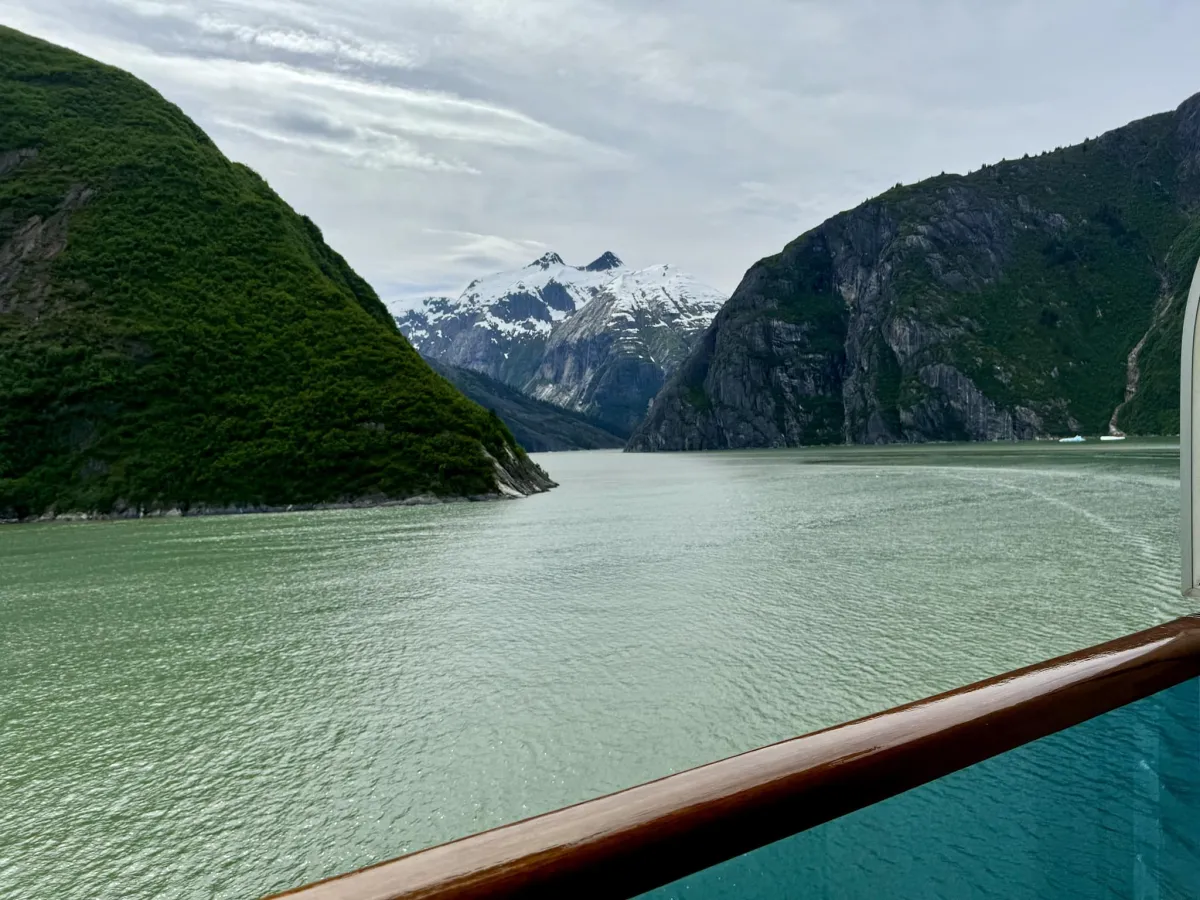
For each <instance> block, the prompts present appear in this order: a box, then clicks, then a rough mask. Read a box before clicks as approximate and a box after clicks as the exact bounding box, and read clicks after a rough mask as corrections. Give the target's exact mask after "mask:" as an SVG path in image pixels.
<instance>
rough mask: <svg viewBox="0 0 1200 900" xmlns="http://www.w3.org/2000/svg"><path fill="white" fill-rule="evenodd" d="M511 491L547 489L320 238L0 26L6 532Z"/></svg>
mask: <svg viewBox="0 0 1200 900" xmlns="http://www.w3.org/2000/svg"><path fill="white" fill-rule="evenodd" d="M497 461H498V462H499V464H500V465H499V466H498V465H497ZM501 482H506V483H507V485H508V490H507V491H506V492H511V491H512V487H513V485H518V486H520V488H519V489H521V490H534V489H538V488H539V487H544V486H545V485H546V484H547V483H548V482H547V480H546V479H545V476H544V473H541V472H540V470H538V469H537V468H536V467H535V466H533V465H532V464H531V463H530V462H529V461H528V459H527V458H526V457H525V455H524V453H523V451H521V450H520V449H519V448H518V447H517V446H516V445H515V443H514V441H513V438H512V436H511V434H510V433H509V432H508V430H507V428H505V427H504V425H503V424H502V423H501V422H500V420H499V419H498V418H497V417H495V416H494V415H489V414H488V413H487V412H485V411H484V410H482V409H481V408H480V407H478V406H476V405H475V404H473V403H471V402H469V401H468V400H466V399H465V398H464V397H462V395H461V394H459V393H458V392H457V391H456V390H455V389H454V388H453V387H452V386H451V385H450V384H448V383H447V382H446V381H445V380H444V379H442V378H441V377H439V376H438V375H436V374H435V373H434V372H433V371H432V370H431V369H430V368H429V367H428V366H427V365H426V364H425V363H424V362H423V361H422V360H421V359H420V357H419V356H418V355H417V353H416V352H415V351H414V350H413V349H412V348H411V347H410V346H409V344H408V343H407V342H406V341H405V339H404V338H403V337H402V336H401V335H400V334H399V333H398V332H397V330H396V328H395V326H394V323H393V322H392V320H391V318H390V316H389V315H388V313H387V311H386V309H385V308H384V306H383V305H382V303H381V302H380V301H379V298H378V297H376V295H375V293H374V292H373V291H372V290H371V288H370V287H369V286H368V285H367V284H366V282H364V281H363V280H362V279H361V278H359V277H358V276H357V275H355V273H354V272H353V271H351V269H350V268H349V266H347V264H346V263H345V261H344V260H343V259H342V258H341V257H340V256H339V255H338V254H337V253H335V252H334V251H333V250H331V249H330V248H329V247H328V246H327V245H326V244H325V243H324V241H323V240H322V238H321V233H320V231H319V230H318V229H317V227H316V226H315V225H314V224H313V223H312V222H311V221H309V220H308V219H306V218H304V217H302V216H299V215H297V214H296V213H295V212H293V211H292V210H291V209H290V208H289V207H288V206H287V205H286V204H285V203H284V202H283V201H282V200H280V199H279V197H277V196H276V195H275V194H274V193H273V192H272V191H271V189H270V188H269V187H268V186H267V184H266V183H265V182H264V181H263V180H262V179H261V178H259V177H258V176H257V175H255V174H254V173H253V172H252V171H250V170H249V169H247V168H246V167H244V166H241V165H238V164H235V163H231V162H230V161H229V160H227V159H226V158H225V157H224V156H223V155H222V154H221V152H220V151H219V150H218V149H217V147H216V146H215V145H214V144H213V143H212V141H211V140H209V138H208V137H207V136H206V135H205V134H204V133H203V132H202V131H201V130H200V129H199V128H198V127H197V126H196V125H195V124H194V123H192V122H191V121H190V120H189V119H188V118H187V117H186V116H184V115H183V113H182V112H180V111H179V110H178V109H177V108H176V107H175V106H173V105H171V104H170V103H168V102H166V101H165V100H164V99H163V98H162V97H161V96H159V95H158V94H157V93H156V92H155V91H154V90H153V89H152V88H150V87H149V86H147V85H146V84H144V83H142V82H140V81H138V80H137V79H136V78H134V77H133V76H131V75H129V74H127V73H125V72H122V71H120V70H118V69H115V68H112V67H109V66H105V65H101V64H99V63H97V62H94V61H92V60H89V59H87V58H85V57H82V56H80V55H78V54H76V53H73V52H70V51H67V50H64V49H62V48H59V47H55V46H53V45H50V44H47V43H45V42H42V41H39V40H36V39H34V38H31V37H28V36H26V35H23V34H20V33H19V32H16V31H12V30H9V29H4V28H0V517H3V516H8V517H12V516H17V517H24V516H28V515H33V514H38V513H42V512H44V511H49V510H56V511H59V512H62V511H67V510H92V511H98V512H111V511H120V510H125V509H134V510H137V509H151V508H171V507H182V508H184V509H196V508H200V507H227V506H273V505H283V504H305V503H323V502H337V501H344V500H350V499H361V498H384V497H387V498H402V497H408V496H412V495H415V494H421V493H433V494H438V495H486V494H496V493H497V492H499V491H501V490H502V487H501Z"/></svg>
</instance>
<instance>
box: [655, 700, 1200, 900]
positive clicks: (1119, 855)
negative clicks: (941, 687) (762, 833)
mask: <svg viewBox="0 0 1200 900" xmlns="http://www.w3.org/2000/svg"><path fill="white" fill-rule="evenodd" d="M643 897H645V898H648V900H650V898H652V900H674V898H679V900H718V898H720V900H725V898H756V900H759V898H761V900H767V898H772V900H775V898H800V900H809V898H812V900H859V898H863V900H877V898H892V900H908V898H911V900H968V898H969V900H990V898H996V900H1046V898H1056V900H1058V898H1079V900H1085V898H1086V900H1093V898H1095V900H1099V898H1104V900H1109V898H1112V900H1117V898H1120V900H1127V898H1133V900H1173V898H1180V900H1197V898H1200V681H1196V680H1193V681H1189V682H1186V683H1184V684H1181V685H1179V686H1177V687H1174V688H1171V689H1170V690H1167V691H1163V692H1162V693H1160V694H1156V695H1155V696H1153V697H1149V698H1147V699H1145V700H1142V701H1139V702H1138V703H1134V704H1131V705H1129V706H1126V707H1123V708H1121V709H1118V710H1115V711H1114V712H1111V713H1108V714H1106V715H1103V716H1100V717H1098V718H1096V719H1092V720H1091V721H1089V722H1085V723H1083V724H1082V725H1078V726H1076V727H1074V728H1071V729H1068V730H1066V731H1063V732H1060V733H1058V734H1055V735H1051V736H1050V737H1047V738H1043V739H1042V740H1040V741H1036V742H1034V743H1032V744H1027V745H1025V746H1024V747H1020V748H1018V749H1016V750H1013V751H1011V752H1009V753H1005V754H1003V755H1001V756H997V757H994V758H992V759H990V760H986V761H984V762H982V763H979V764H977V765H975V766H972V767H971V768H969V769H964V770H963V771H961V772H956V773H954V774H953V775H949V776H947V777H946V778H943V779H941V780H939V781H935V782H932V783H930V784H927V785H924V786H922V787H919V788H915V789H914V790H911V791H908V792H907V793H905V794H901V795H900V796H898V797H893V798H892V799H890V800H887V801H884V802H883V803H878V804H876V805H874V806H871V807H868V808H866V809H862V810H859V811H858V812H855V813H852V814H851V815H848V816H844V817H842V818H840V819H836V820H834V821H832V822H828V823H826V824H825V825H822V826H820V827H818V828H814V829H811V830H809V831H806V832H802V833H800V834H797V835H793V836H792V837H790V838H786V839H784V840H782V841H779V842H777V843H774V844H771V845H769V846H767V847H763V848H761V849H759V850H755V851H753V852H751V853H747V854H745V855H743V856H739V857H736V858H735V859H732V860H729V861H728V862H725V863H722V864H720V865H717V866H713V867H712V868H710V869H706V870H704V871H702V872H698V873H696V874H694V875H691V876H688V877H687V878H684V879H681V880H679V881H676V882H673V883H672V884H669V885H667V886H666V887H663V888H659V889H657V890H654V891H651V892H649V893H647V894H644V895H643Z"/></svg>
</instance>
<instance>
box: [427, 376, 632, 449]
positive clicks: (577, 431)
mask: <svg viewBox="0 0 1200 900" xmlns="http://www.w3.org/2000/svg"><path fill="white" fill-rule="evenodd" d="M429 364H430V365H431V366H433V368H434V370H435V371H437V372H438V373H439V374H440V375H442V376H443V377H444V378H445V379H446V380H447V381H449V382H450V383H451V384H453V385H454V386H455V387H456V388H458V389H459V390H460V391H462V392H463V393H464V394H466V395H467V396H468V397H470V398H471V399H472V400H474V401H475V402H476V403H478V404H479V405H480V406H482V407H483V408H484V409H490V410H494V411H495V413H496V415H498V416H499V417H500V420H501V421H502V422H504V424H505V425H507V426H508V428H509V430H510V431H511V432H512V433H513V436H514V437H515V438H516V439H517V442H518V443H520V445H521V446H522V447H524V448H525V449H526V450H528V451H530V452H531V453H539V452H545V451H553V450H602V449H612V448H616V447H623V446H625V441H626V440H627V439H628V437H629V434H628V433H626V434H623V435H620V436H618V435H616V434H614V433H613V432H611V431H609V430H608V428H606V427H605V426H604V425H602V424H601V423H600V422H597V421H596V420H594V419H591V418H589V417H588V416H585V415H583V414H582V413H577V412H572V411H571V410H569V409H563V408H562V407H561V406H555V405H554V404H553V403H547V402H546V401H544V400H536V399H534V398H533V397H530V396H528V395H527V394H523V393H521V392H520V391H518V390H517V389H516V388H512V387H509V386H508V385H506V384H504V383H503V382H500V381H497V380H496V379H494V378H489V377H488V376H487V375H484V374H483V373H482V372H475V371H473V370H471V369H464V368H462V367H460V366H450V365H446V364H445V363H442V362H438V361H437V360H431V361H430V363H429Z"/></svg>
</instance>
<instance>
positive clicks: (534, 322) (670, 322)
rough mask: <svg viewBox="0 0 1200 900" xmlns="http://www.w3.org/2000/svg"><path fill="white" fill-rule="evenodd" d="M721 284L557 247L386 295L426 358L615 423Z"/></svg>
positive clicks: (625, 421)
mask: <svg viewBox="0 0 1200 900" xmlns="http://www.w3.org/2000/svg"><path fill="white" fill-rule="evenodd" d="M724 302H725V296H724V295H723V294H722V293H720V292H719V291H717V290H715V289H714V288H711V287H708V286H706V285H704V284H701V283H700V282H699V281H697V280H696V279H695V278H693V277H691V276H690V275H687V274H685V273H683V272H681V271H679V270H678V269H677V268H675V267H674V266H670V265H657V266H651V267H649V268H645V269H631V268H629V267H628V266H626V265H625V264H624V263H623V262H622V261H621V259H620V258H619V257H618V256H617V255H616V254H614V253H612V252H611V251H606V252H605V253H603V254H601V255H600V256H599V257H598V258H597V259H595V260H593V261H592V262H590V263H588V264H587V265H586V266H571V265H568V264H566V263H565V262H563V259H562V257H561V256H559V255H558V254H557V253H546V254H545V255H543V256H542V257H540V258H539V259H537V260H534V261H533V262H532V263H530V264H529V265H527V266H525V267H523V268H521V269H518V270H516V271H510V272H500V273H497V274H494V275H490V276H487V277H486V278H479V279H476V280H474V281H472V282H471V283H470V284H469V285H467V287H466V289H465V290H464V291H463V293H462V294H461V295H460V296H459V297H458V298H454V299H452V298H449V297H430V298H427V299H425V300H423V301H420V302H419V303H418V304H417V305H416V306H415V307H411V306H407V307H406V306H400V305H395V306H393V307H392V311H393V314H394V315H395V316H396V323H397V324H398V325H399V327H400V330H401V331H402V332H403V333H404V334H405V336H406V337H408V339H409V340H410V341H411V342H412V344H413V346H414V347H416V348H417V350H418V351H419V352H420V353H421V355H423V356H424V357H426V358H427V359H431V360H438V361H440V362H443V363H446V364H448V365H451V366H458V367H461V368H465V369H469V370H472V371H475V372H481V373H483V374H485V375H487V376H489V377H491V378H494V379H496V380H497V381H500V382H502V383H504V384H507V385H509V386H510V387H513V388H516V389H517V390H520V391H522V392H524V393H526V394H529V395H530V396H533V397H536V398H538V399H541V400H545V401H547V402H550V403H554V404H556V405H558V406H561V407H562V408H564V409H569V410H572V411H575V412H579V413H584V414H586V415H589V416H591V417H593V418H595V419H597V420H598V421H600V422H602V423H604V424H605V426H606V427H608V428H610V429H613V430H615V431H617V432H619V433H622V434H628V433H629V432H630V431H632V429H633V428H634V427H636V425H637V424H638V423H639V422H640V421H641V419H642V417H643V416H644V415H645V414H646V411H647V409H648V408H649V403H650V400H651V399H652V398H653V397H654V395H655V394H656V393H658V391H659V389H660V388H661V387H662V385H663V383H664V382H665V380H666V378H667V377H668V376H669V375H670V374H671V372H673V371H674V369H675V367H676V366H678V365H679V363H680V362H681V361H682V360H683V359H684V358H685V357H686V355H687V353H688V352H689V351H690V350H691V348H692V346H693V345H694V343H695V341H696V340H697V339H698V338H699V336H700V335H701V334H702V333H703V331H704V329H705V328H706V327H707V326H708V324H709V323H710V322H711V321H712V319H713V317H714V316H715V315H716V313H717V311H718V310H719V309H720V308H721V305H722V304H723V303H724Z"/></svg>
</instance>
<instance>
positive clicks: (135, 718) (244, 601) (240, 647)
mask: <svg viewBox="0 0 1200 900" xmlns="http://www.w3.org/2000/svg"><path fill="white" fill-rule="evenodd" d="M538 461H539V462H540V463H541V464H542V465H543V466H544V467H545V468H547V469H548V470H549V471H550V473H551V474H552V475H553V476H554V477H555V478H556V480H558V481H559V482H560V483H561V487H559V488H558V489H557V490H555V491H553V492H551V493H550V494H547V495H544V496H538V497H534V498H531V499H526V500H521V501H515V502H510V503H488V504H453V505H446V506H439V507H417V508H388V509H369V510H347V511H337V512H313V513H295V514H283V515H267V516H246V517H213V518H198V519H182V520H181V519H163V520H143V521H125V522H103V523H84V524H57V523H56V524H46V525H32V526H21V527H11V528H5V529H3V530H0V896H3V897H8V896H12V897H50V896H53V897H58V898H73V897H80V898H83V897H87V898H137V897H158V896H170V897H205V898H210V897H219V898H225V897H230V898H233V897H253V896H258V895H261V894H264V893H267V892H268V891H272V890H280V889H283V888H286V887H289V886H293V885H297V884H300V883H303V882H306V881H311V880H313V879H316V878H319V877H323V876H327V875H332V874H336V873H338V872H341V871H345V870H348V869H351V868H354V867H357V866H361V865H365V864H367V863H370V862H374V861H377V860H380V859H383V858H387V857H391V856H395V855H397V854H399V853H402V852H405V851H408V850H413V849H416V848H419V847H423V846H427V845H430V844H433V843H436V842H440V841H444V840H448V839H450V838H454V837H458V836H461V835H464V834H467V833H469V832H472V831H476V830H479V829H482V828H486V827H489V826H493V825H497V824H500V823H504V822H508V821H512V820H515V819H518V818H522V817H525V816H528V815H531V814H534V813H538V812H542V811H544V810H547V809H550V808H554V807H557V806H561V805H563V804H567V803H571V802H574V801H578V800H582V799H585V798H588V797H592V796H596V795H598V794H601V793H604V792H608V791H611V790H614V789H617V788H621V787H625V786H628V785H631V784H634V783H637V782H640V781H644V780H646V779H649V778H653V777H656V776H659V775H663V774H667V773H669V772H673V771H678V770H680V769H683V768H686V767H688V766H692V765H696V764H698V763H702V762H706V761H709V760H712V759H716V758H719V757H722V756H726V755H729V754H731V753H735V752H738V751H741V750H746V749H749V748H751V747H754V746H758V745H760V744H764V743H767V742H770V741H774V740H779V739H782V738H786V737H790V736H793V735H795V734H800V733H803V732H806V731H809V730H812V729H814V728H817V727H821V726H826V725H831V724H835V723H837V722H839V721H843V720H846V719H849V718H852V717H855V716H859V715H863V714H866V713H869V712H872V711H875V710H879V709H883V708H885V707H888V706H891V705H894V704H897V703H900V702H903V701H908V700H912V699H916V698H918V697H921V696H924V695H927V694H930V693H933V692H935V691H940V690H944V689H947V688H951V687H954V686H957V685H959V684H962V683H965V682H968V681H972V680H976V679H978V678H982V677H984V676H987V675H992V674H996V673H999V672H1002V671H1005V670H1008V669H1011V668H1014V667H1016V666H1020V665H1024V664H1027V663H1032V662H1035V661H1037V660H1039V659H1043V658H1045V657H1048V656H1051V655H1055V654H1059V653H1062V652H1066V651H1069V650H1072V649H1076V648H1080V647H1084V646H1088V645H1090V644H1094V643H1096V642H1098V641H1102V640H1105V639H1108V638H1112V637H1116V636H1118V635H1121V634H1124V633H1127V632H1130V631H1134V630H1137V629H1139V628H1142V627H1145V626H1149V625H1151V624H1155V623H1158V622H1161V621H1165V620H1168V619H1171V618H1173V617H1175V616H1177V615H1179V614H1182V613H1183V612H1186V611H1188V606H1187V602H1186V601H1183V600H1181V599H1179V597H1178V590H1177V585H1176V581H1177V572H1178V558H1177V557H1178V550H1177V543H1176V541H1177V537H1176V529H1177V522H1178V512H1177V506H1178V492H1179V482H1178V447H1177V445H1176V444H1174V443H1170V442H1134V441H1129V442H1126V443H1124V444H1113V445H1099V444H1085V445H1076V446H1060V445H1058V444H1047V443H1038V444H1024V445H988V446H927V447H889V448H881V449H874V448H836V449H823V450H801V451H778V452H773V451H772V452H753V453H723V454H689V455H674V454H672V455H629V454H621V453H618V452H591V453H578V454H552V455H547V456H542V457H539V458H538Z"/></svg>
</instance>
